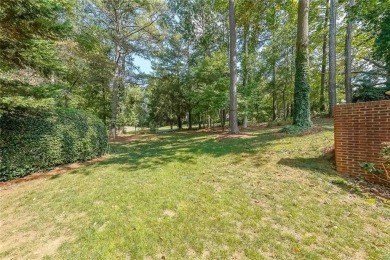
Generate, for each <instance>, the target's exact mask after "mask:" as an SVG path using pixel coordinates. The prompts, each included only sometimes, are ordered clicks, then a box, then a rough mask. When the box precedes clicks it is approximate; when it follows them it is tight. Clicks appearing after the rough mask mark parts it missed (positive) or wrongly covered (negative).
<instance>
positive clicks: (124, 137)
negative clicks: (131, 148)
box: [110, 134, 156, 144]
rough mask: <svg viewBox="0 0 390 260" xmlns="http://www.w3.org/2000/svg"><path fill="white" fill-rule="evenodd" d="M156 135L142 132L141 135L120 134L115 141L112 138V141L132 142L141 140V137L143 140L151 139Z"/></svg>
mask: <svg viewBox="0 0 390 260" xmlns="http://www.w3.org/2000/svg"><path fill="white" fill-rule="evenodd" d="M155 136H156V135H155V134H142V135H141V134H140V135H118V136H117V137H116V139H115V141H113V140H112V139H111V140H110V143H114V144H115V143H131V142H134V141H136V140H140V139H143V140H149V139H152V138H154V137H155Z"/></svg>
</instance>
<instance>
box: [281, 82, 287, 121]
mask: <svg viewBox="0 0 390 260" xmlns="http://www.w3.org/2000/svg"><path fill="white" fill-rule="evenodd" d="M282 102H283V119H286V118H287V111H286V87H284V89H283V92H282Z"/></svg>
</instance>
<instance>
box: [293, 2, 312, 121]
mask: <svg viewBox="0 0 390 260" xmlns="http://www.w3.org/2000/svg"><path fill="white" fill-rule="evenodd" d="M297 27H298V30H297V31H298V32H297V53H296V60H295V67H296V72H295V90H294V113H293V125H294V126H296V127H298V128H300V129H307V128H310V127H311V119H310V86H309V79H308V67H309V64H308V62H309V61H308V45H309V0H299V3H298V26H297Z"/></svg>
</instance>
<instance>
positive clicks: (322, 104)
mask: <svg viewBox="0 0 390 260" xmlns="http://www.w3.org/2000/svg"><path fill="white" fill-rule="evenodd" d="M325 8H326V9H325V18H324V25H323V31H324V32H323V40H322V61H321V90H320V111H321V112H325V109H326V105H325V84H326V83H325V80H326V60H327V59H326V55H327V48H326V47H327V42H328V32H327V31H326V28H327V27H328V21H329V0H327V1H326V7H325Z"/></svg>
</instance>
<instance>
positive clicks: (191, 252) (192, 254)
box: [187, 248, 196, 257]
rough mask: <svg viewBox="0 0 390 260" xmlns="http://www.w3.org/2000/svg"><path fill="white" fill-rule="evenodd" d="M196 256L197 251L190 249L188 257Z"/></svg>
mask: <svg viewBox="0 0 390 260" xmlns="http://www.w3.org/2000/svg"><path fill="white" fill-rule="evenodd" d="M195 256H196V252H195V250H194V249H192V248H189V249H188V250H187V257H195Z"/></svg>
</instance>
